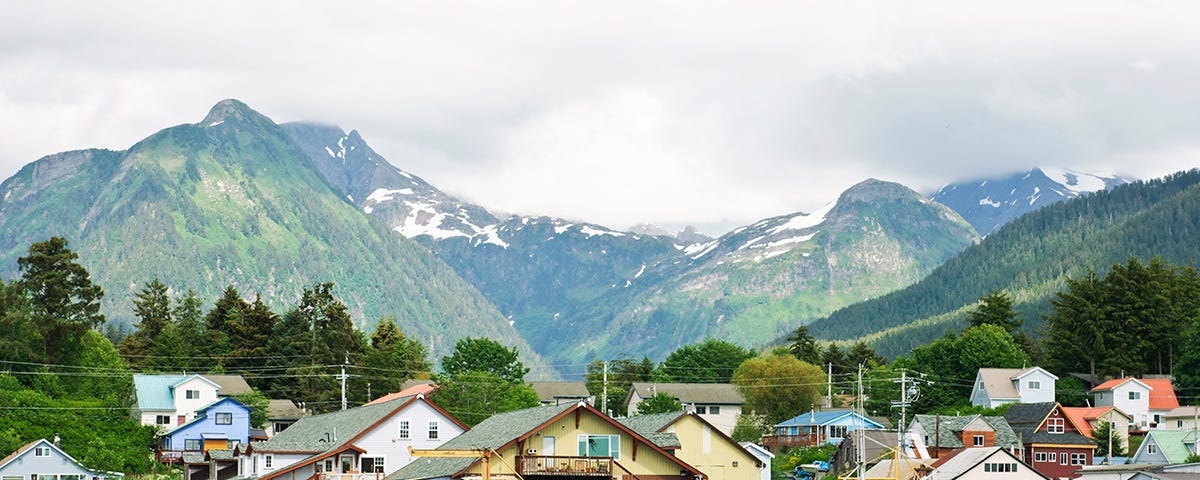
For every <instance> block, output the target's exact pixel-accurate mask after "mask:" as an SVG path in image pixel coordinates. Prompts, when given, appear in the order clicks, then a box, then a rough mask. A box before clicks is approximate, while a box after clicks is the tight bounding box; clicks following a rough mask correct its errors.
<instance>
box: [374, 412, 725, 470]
mask: <svg viewBox="0 0 1200 480" xmlns="http://www.w3.org/2000/svg"><path fill="white" fill-rule="evenodd" d="M660 440H661V439H660ZM439 450H491V451H495V452H496V453H495V454H494V455H492V460H491V461H490V462H489V467H490V468H489V474H490V477H491V478H492V479H495V480H516V479H517V478H518V476H519V478H522V479H524V480H585V479H586V480H604V479H614V480H615V479H622V480H632V479H638V480H668V479H670V480H679V479H680V478H685V477H686V478H687V480H708V476H707V475H705V474H704V472H702V471H701V470H700V469H698V468H696V467H694V466H692V465H690V464H689V463H687V462H685V461H684V460H683V459H681V458H679V457H677V456H675V455H673V454H672V452H671V451H670V450H668V449H666V448H663V447H661V446H659V444H658V443H657V442H655V441H652V440H650V439H648V438H646V437H645V436H643V435H641V434H639V433H637V432H635V431H634V430H633V429H631V428H629V427H627V426H625V425H622V424H621V423H619V422H617V421H616V420H613V419H612V418H610V417H609V416H607V415H605V414H603V413H600V411H599V410H597V409H595V408H594V407H592V406H591V405H588V404H587V403H586V402H579V403H575V404H564V405H550V406H543V407H534V408H527V409H524V410H516V411H512V412H505V413H499V414H496V415H493V416H492V417H491V418H488V419H487V420H484V421H483V422H481V423H480V424H478V425H476V426H475V427H474V428H472V429H471V430H470V431H468V432H467V433H464V434H462V435H460V436H458V437H456V438H454V439H452V440H450V441H449V442H446V443H445V444H444V445H442V446H441V447H439ZM482 473H483V462H482V461H481V460H479V459H478V458H441V457H426V458H418V459H417V460H416V461H414V462H412V463H410V464H408V465H407V466H405V467H403V468H401V469H400V470H398V471H396V473H393V474H391V475H388V477H387V480H424V479H438V480H449V479H463V480H470V479H479V478H481V477H482Z"/></svg>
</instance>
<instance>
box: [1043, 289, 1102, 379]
mask: <svg viewBox="0 0 1200 480" xmlns="http://www.w3.org/2000/svg"><path fill="white" fill-rule="evenodd" d="M1105 303H1106V299H1105V291H1104V285H1103V284H1102V283H1101V280H1100V279H1099V278H1097V277H1096V274H1095V272H1092V271H1091V270H1088V271H1087V274H1086V275H1084V277H1083V278H1079V279H1067V286H1066V291H1061V292H1058V293H1056V294H1055V296H1054V298H1052V299H1051V300H1050V305H1051V306H1052V307H1053V310H1052V311H1051V313H1050V314H1049V315H1047V317H1046V321H1047V325H1048V327H1047V328H1048V329H1047V331H1046V334H1045V336H1044V337H1043V340H1042V341H1043V343H1044V344H1045V347H1044V349H1043V350H1045V351H1046V352H1047V361H1048V362H1049V363H1050V365H1051V368H1052V369H1053V370H1054V371H1057V372H1075V371H1085V372H1088V373H1089V374H1091V375H1092V376H1093V377H1095V376H1096V374H1097V366H1098V364H1099V363H1100V360H1101V359H1103V358H1104V357H1105V356H1106V355H1107V353H1108V348H1110V344H1112V343H1113V340H1115V339H1113V338H1111V337H1112V334H1111V333H1110V331H1109V330H1108V329H1109V328H1112V327H1113V325H1111V324H1110V322H1109V321H1108V319H1107V316H1106V315H1105V313H1104V309H1105ZM1111 346H1114V347H1115V346H1116V345H1111Z"/></svg>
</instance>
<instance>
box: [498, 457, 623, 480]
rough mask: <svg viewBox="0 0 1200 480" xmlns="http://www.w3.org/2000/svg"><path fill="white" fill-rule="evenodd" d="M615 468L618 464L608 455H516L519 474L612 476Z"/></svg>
mask: <svg viewBox="0 0 1200 480" xmlns="http://www.w3.org/2000/svg"><path fill="white" fill-rule="evenodd" d="M616 468H619V465H616V462H614V461H613V459H612V458H609V457H551V456H521V457H517V472H518V473H520V474H521V475H562V476H574V477H578V476H595V477H612V476H613V473H614V471H615V470H616ZM622 470H623V469H622Z"/></svg>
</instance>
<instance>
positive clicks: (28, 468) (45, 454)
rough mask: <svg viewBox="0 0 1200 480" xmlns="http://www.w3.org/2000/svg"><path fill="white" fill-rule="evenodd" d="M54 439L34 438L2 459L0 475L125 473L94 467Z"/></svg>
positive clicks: (111, 477) (96, 477)
mask: <svg viewBox="0 0 1200 480" xmlns="http://www.w3.org/2000/svg"><path fill="white" fill-rule="evenodd" d="M57 442H58V437H57V436H56V437H55V439H54V442H53V443H52V442H50V441H49V440H46V439H44V438H43V439H41V440H34V441H32V442H29V443H27V444H25V446H23V447H21V448H18V449H17V451H15V452H12V454H10V455H8V456H7V457H4V459H3V460H0V478H4V479H14V480H23V479H26V478H30V479H37V480H118V479H120V478H122V477H124V476H125V474H123V473H115V472H102V471H97V470H92V469H90V468H87V467H85V466H83V465H82V464H80V463H79V461H78V460H75V458H73V457H71V456H70V455H67V452H64V451H63V450H62V449H61V448H59V446H58V444H57Z"/></svg>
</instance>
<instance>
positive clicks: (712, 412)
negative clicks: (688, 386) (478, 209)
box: [708, 405, 721, 415]
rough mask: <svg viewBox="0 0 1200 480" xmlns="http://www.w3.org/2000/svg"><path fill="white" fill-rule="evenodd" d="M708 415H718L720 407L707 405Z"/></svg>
mask: <svg viewBox="0 0 1200 480" xmlns="http://www.w3.org/2000/svg"><path fill="white" fill-rule="evenodd" d="M708 414H709V415H720V414H721V407H719V406H716V405H709V406H708Z"/></svg>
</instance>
